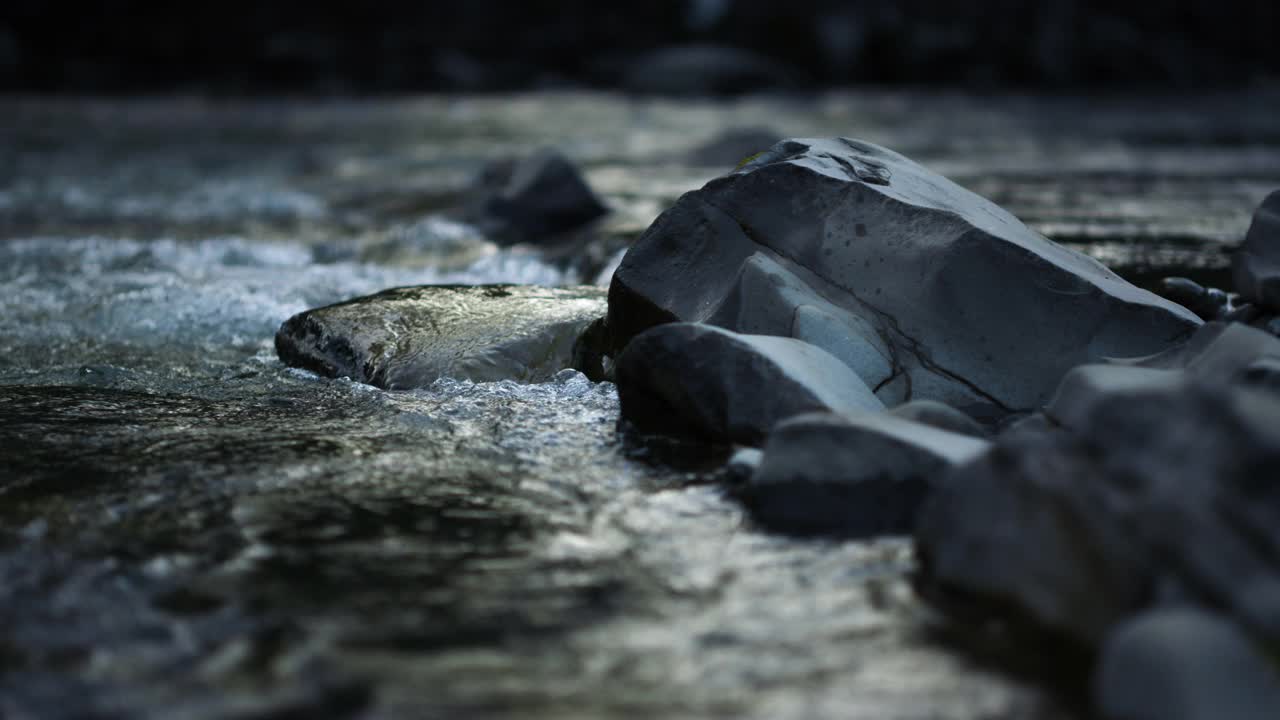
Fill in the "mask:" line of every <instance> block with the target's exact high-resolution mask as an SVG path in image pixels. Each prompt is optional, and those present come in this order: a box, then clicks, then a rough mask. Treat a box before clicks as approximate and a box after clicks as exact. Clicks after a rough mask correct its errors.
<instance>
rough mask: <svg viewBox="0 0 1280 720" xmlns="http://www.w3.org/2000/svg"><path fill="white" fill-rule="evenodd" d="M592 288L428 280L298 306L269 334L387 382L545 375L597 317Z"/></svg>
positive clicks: (293, 359) (302, 354) (361, 378)
mask: <svg viewBox="0 0 1280 720" xmlns="http://www.w3.org/2000/svg"><path fill="white" fill-rule="evenodd" d="M604 311H605V302H604V293H603V292H602V291H601V290H600V289H599V288H596V287H593V286H585V287H576V288H543V287H533V286H519V285H454V286H448V285H435V286H432V285H428V286H420V287H408V288H396V289H392V290H385V291H383V292H380V293H378V294H376V295H370V296H366V297H361V298H356V299H354V300H347V301H345V302H341V303H338V304H336V305H329V306H326V307H322V308H316V309H314V310H307V311H306V312H303V313H299V314H298V315H295V316H293V317H291V318H289V319H288V320H286V321H285V322H284V324H283V325H281V326H280V330H279V331H278V332H277V333H276V340H275V346H276V352H277V353H278V354H279V356H280V359H281V360H282V361H283V362H284V363H285V364H286V365H290V366H293V367H300V368H303V369H306V370H310V371H312V372H315V373H318V374H320V375H323V376H325V377H348V378H351V379H352V380H355V381H356V382H362V383H368V384H370V385H374V386H377V387H380V388H386V389H389V390H404V389H409V388H416V387H425V386H427V385H430V384H431V383H433V382H435V381H436V380H438V379H440V378H442V377H448V378H454V379H460V380H475V381H480V382H483V381H495V380H518V381H521V382H545V381H546V380H549V379H550V378H551V377H552V376H553V375H555V374H556V373H557V372H559V371H561V370H564V369H566V368H570V367H572V365H573V361H574V348H575V346H577V344H578V339H579V337H580V336H581V335H582V333H583V331H584V330H585V329H586V327H587V325H589V324H590V323H591V322H593V321H595V320H597V319H599V318H601V317H603V315H604Z"/></svg>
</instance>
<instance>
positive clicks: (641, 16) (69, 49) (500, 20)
mask: <svg viewBox="0 0 1280 720" xmlns="http://www.w3.org/2000/svg"><path fill="white" fill-rule="evenodd" d="M0 6H2V7H0V89H3V90H10V91H12V90H17V91H25V92H76V93H80V92H93V93H134V92H171V91H180V92H204V93H214V94H219V93H229V94H258V93H279V92H290V93H294V92H296V93H357V94H363V93H388V92H415V91H498V90H512V89H524V88H537V87H557V86H588V87H622V88H625V89H633V90H643V89H652V88H650V87H648V86H646V85H645V84H644V83H643V82H641V81H637V77H640V76H643V74H644V73H645V72H646V70H647V69H649V66H646V65H644V64H643V63H644V62H645V61H646V59H651V56H648V55H647V54H646V53H648V52H650V51H652V50H654V49H658V48H664V47H670V46H673V45H684V44H690V43H698V44H714V45H717V46H732V47H738V48H750V49H751V50H753V51H754V52H755V53H758V55H759V57H758V58H754V59H752V62H754V63H755V64H754V65H751V67H749V68H745V69H741V68H740V70H741V73H740V76H735V77H733V78H730V80H728V81H725V82H723V83H720V84H718V85H717V84H714V83H713V86H711V87H708V88H707V89H708V90H711V91H717V90H723V91H729V92H733V91H738V90H749V89H755V88H758V87H760V86H775V85H783V86H788V87H797V88H812V87H824V86H833V85H845V84H862V85H865V84H923V85H938V84H948V85H960V86H965V87H1026V88H1072V87H1091V88H1116V87H1126V86H1139V85H1140V86H1144V87H1148V88H1150V87H1153V86H1157V87H1167V88H1204V87H1206V86H1240V85H1244V84H1248V83H1253V82H1258V81H1267V80H1272V79H1274V78H1276V77H1277V76H1280V38H1278V37H1277V36H1278V35H1280V10H1277V7H1278V6H1280V3H1278V2H1276V1H1275V0H1269V1H1262V0H1259V1H1256V2H1254V1H1250V0H1245V1H1240V0H1217V1H1215V0H1180V1H1169V2H1149V3H1144V4H1138V3H1133V4H1132V5H1117V4H1116V3H1113V2H1106V1H1105V0H1048V1H1046V2H1017V1H1014V0H969V1H968V2H952V1H949V0H902V1H899V2H873V1H870V0H861V1H858V0H854V1H849V0H843V1H837V0H788V1H787V2H765V1H762V0H729V1H728V2H724V1H721V0H653V1H651V2H637V3H625V2H624V3H609V2H602V1H601V0H563V1H561V2H540V1H526V2H501V1H499V0H468V1H467V2H405V1H395V0H392V1H388V2H349V3H346V4H344V5H336V6H332V7H330V6H327V5H326V4H323V3H318V2H295V1H292V0H285V1H282V2H270V1H269V0H263V1H261V2H239V1H231V2H205V3H200V2H192V3H186V2H170V3H165V4H158V3H152V2H138V1H136V0H104V1H102V2H94V3H66V2H56V1H47V0H45V1H42V0H5V2H3V3H0ZM727 62H728V63H729V65H732V64H733V63H735V62H736V63H739V64H741V63H742V62H743V58H742V57H741V56H735V57H732V58H730V59H729V60H728V61H727ZM760 63H766V65H761V64H760ZM704 64H705V63H704ZM667 67H670V66H667ZM677 67H679V64H678V63H677ZM721 70H722V72H721V75H723V74H724V73H726V72H727V73H728V74H729V75H733V74H734V72H735V71H734V70H733V69H732V68H730V69H728V70H724V69H723V68H722V69H721Z"/></svg>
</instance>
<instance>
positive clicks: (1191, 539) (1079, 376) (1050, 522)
mask: <svg viewBox="0 0 1280 720" xmlns="http://www.w3.org/2000/svg"><path fill="white" fill-rule="evenodd" d="M1125 370H1127V371H1129V372H1128V373H1125V372H1123V371H1125ZM1118 371H1120V372H1118ZM1063 384H1064V389H1062V390H1060V391H1059V393H1058V395H1059V398H1064V400H1063V401H1061V402H1060V401H1059V399H1058V398H1055V402H1054V404H1053V405H1051V406H1050V408H1049V409H1048V412H1049V413H1050V414H1051V415H1053V416H1054V418H1055V419H1057V420H1058V421H1059V422H1060V423H1061V424H1062V426H1063V427H1061V428H1059V429H1052V428H1049V429H1046V428H1044V427H1041V428H1028V429H1027V430H1026V431H1023V432H1007V433H1006V434H1005V435H1004V436H1002V437H1001V438H1000V439H999V440H998V441H997V443H996V445H995V447H994V448H993V449H992V451H991V452H989V453H987V454H985V455H983V456H981V457H980V458H978V459H977V460H975V461H973V462H970V463H967V464H965V465H963V466H960V467H958V468H957V469H956V470H955V471H954V472H953V473H952V474H951V475H950V476H949V477H948V478H947V479H946V480H945V481H944V482H943V483H941V484H940V485H939V488H938V490H937V492H936V493H935V494H934V496H933V497H932V498H931V500H930V502H929V503H928V504H927V505H926V507H925V508H924V510H923V511H922V515H921V522H920V528H919V530H918V532H917V536H916V539H917V549H918V551H919V557H920V562H921V567H922V574H921V577H922V578H923V579H924V581H923V582H922V587H925V588H927V589H928V591H929V592H930V594H933V595H934V596H935V597H940V598H943V599H945V598H947V597H959V598H969V599H978V600H980V601H982V602H984V603H986V604H987V607H989V608H990V609H991V610H992V611H993V612H994V611H997V609H999V611H1000V612H1003V613H1005V614H1006V615H1007V616H1012V617H1018V618H1022V619H1026V620H1030V621H1031V622H1032V623H1034V624H1036V625H1038V626H1041V627H1044V628H1048V629H1051V630H1053V631H1054V632H1056V633H1057V634H1059V635H1061V636H1066V637H1069V638H1072V639H1074V640H1075V641H1077V642H1078V643H1079V644H1080V645H1082V646H1084V647H1096V646H1097V645H1098V643H1099V642H1100V641H1101V639H1102V638H1103V637H1105V636H1106V634H1107V632H1108V631H1109V629H1110V628H1111V627H1112V626H1113V625H1114V624H1116V623H1117V622H1121V621H1123V620H1124V619H1126V618H1128V617H1129V616H1131V615H1133V614H1135V613H1137V612H1139V611H1142V610H1144V609H1147V608H1149V607H1152V606H1153V605H1158V604H1160V603H1163V602H1175V601H1176V602H1180V603H1185V602H1193V603H1198V604H1201V605H1204V606H1207V607H1214V608H1218V609H1219V610H1221V611H1222V612H1224V613H1225V614H1227V615H1229V616H1230V617H1232V618H1233V619H1234V620H1235V621H1236V622H1238V623H1240V624H1241V625H1242V626H1243V627H1245V628H1247V629H1248V631H1249V632H1250V633H1251V634H1254V635H1256V636H1257V637H1258V638H1260V639H1261V640H1262V641H1264V642H1268V643H1271V644H1273V645H1276V644H1280V474H1278V473H1277V472H1276V468H1278V467H1280V398H1277V397H1276V396H1274V395H1272V394H1271V393H1266V392H1258V391H1254V390H1249V389H1247V388H1245V387H1242V386H1238V385H1236V386H1232V385H1224V384H1221V383H1212V382H1206V381H1204V380H1196V379H1194V378H1183V379H1182V380H1181V381H1178V374H1177V373H1174V372H1172V371H1160V370H1145V369H1133V368H1126V369H1118V368H1112V367H1104V368H1103V370H1098V369H1097V368H1082V369H1081V370H1080V371H1076V372H1073V373H1072V374H1071V375H1069V376H1068V378H1067V379H1066V380H1064V383H1063ZM1071 384H1074V385H1075V389H1074V390H1072V389H1070V388H1066V387H1065V386H1067V385H1071ZM1072 395H1074V396H1076V399H1074V400H1071V401H1070V402H1067V401H1066V400H1065V398H1068V397H1070V396H1072ZM1081 397H1083V398H1085V399H1084V400H1081V399H1079V398H1081Z"/></svg>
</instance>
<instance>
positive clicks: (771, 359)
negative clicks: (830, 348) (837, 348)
mask: <svg viewBox="0 0 1280 720" xmlns="http://www.w3.org/2000/svg"><path fill="white" fill-rule="evenodd" d="M616 377H617V382H618V398H619V400H620V401H621V403H622V416H623V417H624V418H626V419H627V420H630V421H631V422H632V423H634V424H635V425H636V427H638V428H640V429H641V430H646V431H651V432H657V433H663V434H669V435H691V436H696V437H701V438H703V439H707V440H713V441H717V442H726V443H729V442H732V443H739V444H743V445H759V444H760V443H761V442H762V441H763V440H764V438H765V435H766V434H768V432H769V430H770V429H771V428H772V427H773V426H774V425H775V424H777V423H778V422H779V421H781V420H785V419H786V418H789V417H792V416H794V415H799V414H801V413H805V412H813V411H817V410H831V411H836V412H843V413H855V412H860V411H868V410H883V409H884V405H883V404H881V403H880V401H879V400H878V399H876V396H875V395H873V394H872V392H871V390H870V389H869V388H867V386H866V384H865V383H863V382H862V380H861V379H860V378H859V377H858V376H857V375H855V374H854V373H853V371H852V370H850V369H849V368H848V367H846V366H845V365H844V364H842V363H841V362H840V361H839V360H837V359H836V358H835V357H833V356H832V355H831V354H830V353H828V352H826V351H824V350H822V349H821V348H817V347H814V346H813V345H810V344H808V343H805V342H802V341H800V340H795V339H793V338H782V337H771V336H763V335H741V334H738V333H733V332H729V331H727V330H723V329H721V328H717V327H713V326H711V325H699V324H693V323H670V324H666V325H662V326H659V327H655V328H652V329H651V330H649V331H648V332H645V333H642V334H641V335H639V336H637V337H636V338H635V339H634V340H632V341H631V343H630V344H628V345H627V349H626V351H625V352H623V353H622V355H621V356H620V357H619V358H618V362H617V367H616Z"/></svg>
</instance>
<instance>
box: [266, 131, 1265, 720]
mask: <svg viewBox="0 0 1280 720" xmlns="http://www.w3.org/2000/svg"><path fill="white" fill-rule="evenodd" d="M571 170H572V169H571V168H568V170H566V167H565V166H564V165H563V164H562V163H561V162H560V161H559V160H557V159H556V158H554V157H550V156H544V157H540V158H535V159H534V160H531V161H530V164H529V165H528V166H527V167H517V168H514V169H511V170H510V172H509V173H507V174H506V175H504V176H503V178H501V179H500V182H499V181H495V183H494V187H496V188H499V190H497V191H496V192H495V193H494V194H492V195H485V196H483V199H482V201H481V202H480V204H479V205H478V206H477V207H481V208H482V209H483V213H484V214H485V216H486V217H489V218H490V219H493V221H494V222H496V223H498V224H499V225H503V224H505V225H506V226H509V227H510V228H515V229H517V230H512V232H517V231H518V232H532V233H533V234H532V235H530V236H529V237H536V236H541V235H542V234H545V233H555V232H558V231H560V230H563V229H564V228H569V227H573V226H574V225H576V224H580V223H582V222H586V221H589V220H590V216H591V215H592V213H594V212H595V210H592V209H591V202H590V201H589V200H590V199H591V196H590V191H589V189H586V186H585V184H581V183H577V184H575V183H574V182H564V176H565V172H568V171H571ZM547 178H550V180H547ZM555 178H560V180H555ZM544 180H546V181H547V182H549V183H550V186H555V187H558V188H560V190H561V191H563V192H562V193H561V194H559V195H557V194H556V193H550V194H548V193H545V192H543V191H540V190H539V189H538V188H539V187H541V186H542V185H541V183H543V182H544ZM579 185H580V187H579ZM575 188H576V189H575ZM540 223H541V224H540ZM491 232H496V231H491ZM1234 262H1235V270H1236V280H1237V285H1238V287H1237V290H1238V291H1239V294H1238V295H1235V294H1230V293H1226V292H1223V291H1219V290H1212V289H1206V288H1202V287H1200V286H1198V285H1196V284H1195V283H1191V282H1190V281H1177V280H1175V281H1173V282H1170V283H1168V284H1167V285H1166V289H1167V291H1168V292H1169V293H1170V294H1171V295H1173V296H1175V297H1177V298H1181V299H1185V300H1186V301H1187V302H1189V303H1190V304H1192V305H1193V306H1194V309H1195V312H1192V311H1191V310H1188V309H1187V308H1186V307H1183V306H1181V305H1178V304H1175V303H1173V302H1170V301H1169V300H1166V299H1163V298H1161V297H1158V296H1156V295H1154V294H1151V293H1149V292H1147V291H1144V290H1141V289H1139V288H1137V287H1135V286H1133V285H1131V284H1129V283H1127V282H1126V281H1124V280H1122V279H1121V278H1119V277H1117V276H1116V275H1115V274H1113V273H1111V272H1110V271H1109V270H1107V269H1106V268H1105V267H1103V266H1102V265H1100V264H1099V263H1097V262H1095V261H1093V260H1091V259H1089V258H1087V257H1085V256H1084V255H1081V254H1079V253H1076V252H1073V251H1070V250H1068V249H1065V248H1063V247H1061V246H1058V245H1056V244H1054V243H1052V242H1051V241H1049V240H1048V239H1046V238H1044V237H1043V236H1041V235H1038V234H1037V233H1035V232H1033V231H1031V230H1030V229H1028V228H1027V227H1026V226H1025V225H1023V224H1022V223H1021V222H1019V221H1018V220H1017V219H1016V218H1014V217H1013V216H1011V215H1010V214H1008V213H1007V212H1005V211H1004V210H1002V209H1000V208H998V207H996V206H995V205H993V204H991V203H990V202H988V201H986V200H984V199H983V198H981V197H978V196H977V195H974V194H973V193H971V192H969V191H967V190H964V189H963V188H961V187H959V186H957V185H955V184H953V183H951V182H949V181H948V180H946V179H944V178H942V177H940V176H938V175H936V174H934V173H932V172H930V171H928V170H926V169H925V168H923V167H921V166H920V165H917V164H916V163H914V162H912V161H911V160H908V159H907V158H905V157H902V156H901V155H898V154H896V153H893V152H891V151H889V150H886V149H884V148H881V147H877V146H875V145H872V144H870V143H866V142H861V141H857V140H849V139H830V140H786V141H782V142H779V143H777V144H776V145H774V146H773V147H771V148H770V149H768V150H766V151H765V152H763V153H760V154H759V155H757V156H755V157H754V158H751V159H749V160H748V161H747V162H745V163H744V164H742V165H741V166H740V167H738V168H737V169H735V170H733V171H732V172H729V173H728V174H726V175H725V176H723V177H720V178H718V179H716V180H713V181H711V182H710V183H708V184H707V185H706V186H705V187H703V188H702V189H700V190H697V191H694V192H690V193H688V194H686V195H685V196H683V197H682V198H681V199H680V200H679V201H678V202H677V203H676V204H675V206H673V207H672V208H671V209H669V210H668V211H667V212H665V213H664V214H663V215H662V216H661V217H659V218H658V219H657V221H655V222H654V224H653V225H652V226H651V227H650V228H649V229H648V231H646V232H645V233H644V235H643V236H642V237H641V238H640V239H639V240H638V241H637V242H636V244H635V245H634V246H633V247H632V248H631V249H630V250H629V251H628V252H627V254H626V255H625V257H624V258H623V259H622V261H621V263H620V265H619V267H618V269H617V271H616V272H615V273H614V274H613V277H612V282H611V284H610V287H609V290H608V295H607V308H606V303H605V297H604V293H603V291H602V290H600V289H598V288H560V289H548V288H529V287H510V286H504V287H496V286H495V287H470V288H463V287H419V288H401V289H395V290H388V291H386V292H384V293H380V294H378V295H374V296H371V297H367V298H358V299H356V300H352V301H348V302H346V303H341V304H338V305H333V306H329V307H325V308H319V309H316V310H311V311H308V312H305V313H302V314H300V315H297V316H295V317H293V318H291V319H290V320H288V321H287V322H286V323H285V324H284V325H283V326H282V327H281V329H280V332H279V334H278V335H277V337H276V347H277V350H278V352H279V354H280V357H281V358H282V359H283V360H284V361H285V362H287V363H289V364H293V365H298V366H301V367H307V368H310V369H313V370H315V371H317V372H320V373H323V374H326V375H331V376H340V375H346V376H350V377H351V378H353V379H356V380H359V381H362V382H368V383H371V384H375V385H379V386H382V387H385V388H392V389H396V388H408V387H416V386H421V385H425V384H429V383H430V382H432V381H434V380H435V379H436V378H437V377H440V376H442V375H449V376H454V377H466V378H472V379H476V380H489V379H499V378H514V379H518V380H524V381H539V380H545V379H547V378H549V377H550V376H551V375H552V374H554V373H555V372H556V371H558V370H560V369H562V368H564V367H569V366H574V367H578V368H579V369H582V370H583V371H584V372H587V373H588V374H589V375H592V376H593V377H600V376H608V375H611V377H612V378H613V379H614V380H616V383H617V388H618V394H619V399H620V404H621V413H622V422H623V424H624V425H625V426H629V427H630V428H632V429H634V430H636V431H639V432H640V433H649V434H663V435H675V436H680V437H685V438H690V439H693V440H696V441H700V442H703V443H711V444H717V445H734V446H737V450H736V451H735V452H734V453H733V454H732V459H731V460H730V462H729V464H728V467H727V468H726V473H725V475H726V477H727V478H729V479H730V480H731V481H732V482H733V485H734V492H735V494H737V495H738V496H739V497H740V498H741V499H742V501H743V503H744V504H745V506H746V507H747V509H748V510H749V511H750V513H751V516H752V517H753V519H754V521H755V522H756V524H757V525H759V526H761V527H763V528H768V529H772V530H776V531H780V532H785V533H790V534H796V535H809V536H812V535H818V536H834V537H841V538H864V537H870V536H875V535H883V534H897V535H904V534H912V533H914V536H915V541H916V547H917V553H918V560H919V570H920V572H919V576H918V587H919V589H920V590H921V592H922V593H923V594H925V595H926V597H928V598H930V599H932V600H933V601H934V602H936V604H937V605H938V606H939V607H940V608H941V609H943V610H947V611H949V610H955V609H958V608H963V609H964V611H965V612H966V613H970V614H971V615H970V616H971V617H972V616H973V614H976V615H977V616H979V617H987V618H991V619H996V620H999V621H1001V622H1002V623H1003V624H1004V625H1005V626H1009V627H1013V628H1015V629H1018V630H1030V631H1032V632H1033V633H1034V634H1036V635H1038V636H1041V637H1048V638H1052V639H1053V640H1054V641H1055V642H1059V643H1062V644H1063V645H1064V646H1069V647H1070V648H1072V649H1074V650H1077V651H1082V652H1073V653H1071V656H1072V657H1080V658H1097V662H1096V663H1094V667H1093V668H1092V669H1091V671H1092V672H1093V690H1094V696H1095V701H1096V704H1097V707H1098V709H1099V710H1100V711H1101V712H1102V713H1103V714H1104V716H1105V717H1108V718H1148V717H1150V718H1157V717H1159V718H1167V717H1177V718H1189V719H1190V718H1195V719H1198V718H1209V717H1214V718H1217V717H1230V718H1255V717H1257V718H1261V717H1272V716H1273V714H1274V711H1275V708H1276V707H1280V704H1278V701H1277V698H1280V673H1278V671H1277V667H1276V663H1275V657H1277V653H1278V652H1280V339H1278V338H1277V337H1275V334H1276V328H1277V327H1280V323H1277V321H1276V317H1277V313H1280V193H1276V194H1273V195H1272V196H1271V197H1269V198H1268V199H1267V201H1266V202H1265V203H1264V204H1263V206H1262V208H1261V209H1259V211H1258V214H1257V216H1256V217H1255V218H1254V222H1253V225H1252V227H1251V228H1250V230H1249V233H1248V236H1247V238H1246V240H1245V243H1244V245H1243V246H1242V248H1241V249H1240V251H1239V252H1237V253H1236V255H1235V258H1234ZM606 309H607V316H605V317H603V318H602V317H601V316H602V315H604V314H605V313H606ZM1202 318H1204V319H1207V320H1210V321H1209V322H1204V321H1203V320H1202ZM1080 671H1081V673H1082V674H1083V673H1084V672H1088V671H1090V669H1088V668H1080Z"/></svg>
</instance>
